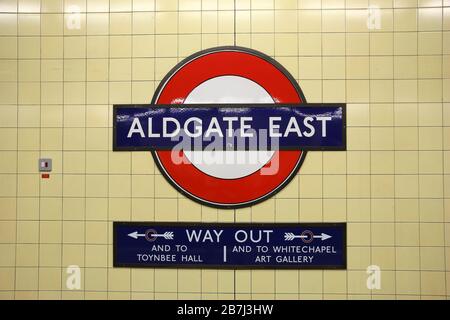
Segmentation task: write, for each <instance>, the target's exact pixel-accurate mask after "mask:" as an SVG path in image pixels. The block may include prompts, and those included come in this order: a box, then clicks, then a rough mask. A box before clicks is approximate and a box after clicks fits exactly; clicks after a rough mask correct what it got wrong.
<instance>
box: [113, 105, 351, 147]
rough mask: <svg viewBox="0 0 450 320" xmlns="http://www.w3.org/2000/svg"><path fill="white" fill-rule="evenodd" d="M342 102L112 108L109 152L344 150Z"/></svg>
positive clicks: (343, 108) (343, 111)
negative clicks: (111, 133) (110, 148)
mask: <svg viewBox="0 0 450 320" xmlns="http://www.w3.org/2000/svg"><path fill="white" fill-rule="evenodd" d="M345 118H346V116H345V104H229V105H208V104H197V105H191V104H189V105H178V106H177V105H115V106H114V115H113V127H114V133H113V139H114V141H113V149H114V151H130V150H172V149H174V148H179V149H180V150H181V149H183V150H205V149H209V150H345V149H346V134H345V131H346V130H345V127H346V122H345Z"/></svg>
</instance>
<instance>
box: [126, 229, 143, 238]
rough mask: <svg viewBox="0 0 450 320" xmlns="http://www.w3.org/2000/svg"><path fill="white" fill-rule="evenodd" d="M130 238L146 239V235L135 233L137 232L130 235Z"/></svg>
mask: <svg viewBox="0 0 450 320" xmlns="http://www.w3.org/2000/svg"><path fill="white" fill-rule="evenodd" d="M128 236H129V237H131V238H133V239H137V238H139V237H145V234H144V233H138V232H137V231H135V232H131V233H129V234H128Z"/></svg>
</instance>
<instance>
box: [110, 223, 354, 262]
mask: <svg viewBox="0 0 450 320" xmlns="http://www.w3.org/2000/svg"><path fill="white" fill-rule="evenodd" d="M113 233H114V235H113V237H114V256H113V262H114V267H137V268H139V267H142V268H145V267H148V268H162V267H166V268H228V269H240V268H244V269H245V268H251V269H258V268H270V269H278V268H280V269H345V268H346V224H345V223H319V224H301V223H300V224H298V223H292V224H286V223H277V224H230V223H223V224H219V223H214V224H208V223H199V224H188V223H150V222H148V223H145V222H142V223H141V222H114V225H113Z"/></svg>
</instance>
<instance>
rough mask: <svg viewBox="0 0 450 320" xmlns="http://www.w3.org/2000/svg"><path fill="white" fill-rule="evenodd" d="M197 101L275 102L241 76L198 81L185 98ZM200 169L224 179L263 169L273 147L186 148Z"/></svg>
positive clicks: (190, 102)
mask: <svg viewBox="0 0 450 320" xmlns="http://www.w3.org/2000/svg"><path fill="white" fill-rule="evenodd" d="M184 103H186V104H195V103H215V104H220V103H274V101H273V99H272V97H271V96H270V95H269V94H268V93H267V91H266V90H264V88H263V87H261V86H260V85H259V84H257V83H256V82H253V81H251V80H248V79H246V78H242V77H238V76H220V77H216V78H211V79H209V80H207V81H205V82H203V83H202V84H200V85H198V86H197V87H196V88H195V89H194V90H192V91H191V93H189V95H188V96H187V97H186V99H185V100H184ZM184 154H185V156H186V157H187V158H188V159H189V161H190V162H191V163H192V164H193V165H194V166H195V167H196V168H197V169H199V170H200V171H202V172H203V173H206V174H208V175H210V176H213V177H216V178H222V179H237V178H242V177H245V176H248V175H250V174H252V173H254V172H256V171H258V170H259V169H261V168H262V167H263V166H264V165H265V164H266V163H267V162H269V160H270V159H271V158H272V156H273V154H274V151H184Z"/></svg>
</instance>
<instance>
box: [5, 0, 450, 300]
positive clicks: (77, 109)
mask: <svg viewBox="0 0 450 320" xmlns="http://www.w3.org/2000/svg"><path fill="white" fill-rule="evenodd" d="M449 6H450V1H449V0H322V1H320V0H298V1H297V0H253V1H250V0H220V1H219V0H0V108H1V109H0V110H1V115H0V299H13V298H16V299H29V298H31V299H53V298H55V299H60V298H63V299H103V298H105V299H106V298H109V299H119V298H120V299H129V298H132V299H153V298H156V299H160V298H170V299H172V298H180V299H181V298H194V299H200V298H202V299H234V298H237V299H240V298H249V299H251V298H269V299H272V298H276V299H379V298H387V299H407V298H413V299H419V298H422V299H445V298H448V297H449V296H450V273H449V271H450V250H449V244H450V240H449V239H450V224H449V221H450V175H449V174H450V7H449ZM368 7H370V8H372V9H370V10H368ZM74 11H75V14H74ZM76 11H78V12H79V13H78V14H77V13H76ZM378 13H379V17H380V20H379V21H378V20H372V18H373V17H376V15H377V14H378ZM369 14H370V15H369ZM368 15H369V16H370V17H369V20H370V21H369V24H368V23H367V20H368ZM368 26H369V27H370V28H369V27H368ZM377 27H379V28H377ZM234 44H235V45H240V46H245V47H250V48H254V49H257V50H260V51H262V52H264V53H266V54H268V55H271V56H273V57H274V58H275V59H276V60H278V61H279V62H280V63H281V64H283V65H284V66H285V67H286V68H287V69H288V70H289V71H290V72H291V73H292V75H293V76H294V77H295V78H296V79H297V80H298V81H299V83H300V86H301V87H302V89H303V91H304V93H305V96H306V98H307V100H308V102H345V103H347V108H348V129H347V133H348V151H347V152H326V153H321V152H310V153H308V156H307V158H306V160H305V163H304V165H303V167H302V168H301V170H300V173H299V175H298V176H297V177H296V178H295V179H294V180H293V181H292V182H291V183H290V184H289V185H288V187H287V188H285V189H284V190H283V191H282V192H281V193H279V194H278V195H277V196H276V197H274V198H272V199H270V200H267V201H265V202H263V203H261V204H259V205H257V206H253V207H251V208H246V209H239V210H232V211H229V210H217V209H211V208H208V207H204V206H200V205H198V204H196V203H193V202H192V201H190V200H188V199H186V198H184V197H183V196H182V195H180V194H179V193H178V192H177V191H175V190H174V189H173V188H172V187H170V186H169V185H168V184H167V182H166V181H165V180H164V178H163V177H162V176H161V174H160V173H159V171H158V170H155V167H154V164H153V162H152V158H151V156H150V154H149V153H147V152H133V153H129V152H112V151H111V150H112V147H111V140H112V136H111V135H112V128H111V122H112V121H111V110H112V105H113V104H115V103H149V102H150V100H151V97H152V95H153V91H154V89H155V87H156V86H157V84H158V82H159V81H160V80H161V79H162V77H163V76H164V75H165V74H166V72H167V71H168V70H169V69H170V68H171V67H173V66H174V65H175V64H176V63H177V62H178V61H180V60H181V59H182V58H183V57H186V56H187V55H189V54H191V53H194V52H196V51H198V50H201V49H205V48H209V47H214V46H219V45H234ZM39 157H49V158H52V159H53V166H54V170H53V172H52V173H51V174H50V179H41V178H40V175H39V173H38V171H37V159H38V158H39ZM118 220H120V221H129V220H141V221H154V220H155V221H230V222H231V221H246V222H248V221H254V222H256V221H267V222H281V221H289V222H296V221H301V222H308V221H314V222H316V221H327V222H331V221H345V222H347V223H348V270H343V271H322V270H316V271H312V270H304V271H297V270H289V271H284V270H278V271H274V270H258V271H250V270H246V271H242V270H238V271H233V270H181V269H180V270H177V269H165V270H164V269H156V270H153V269H145V270H142V269H140V270H136V269H117V268H112V262H111V258H112V250H111V244H112V237H111V235H112V234H111V227H112V221H118ZM371 264H375V265H378V266H380V267H381V270H382V281H381V289H379V290H368V289H367V287H366V278H367V274H366V268H367V266H369V265H371ZM69 265H78V266H80V268H81V270H82V286H81V289H80V290H69V289H68V288H67V287H66V279H67V276H68V275H67V273H66V268H67V266H69Z"/></svg>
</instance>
